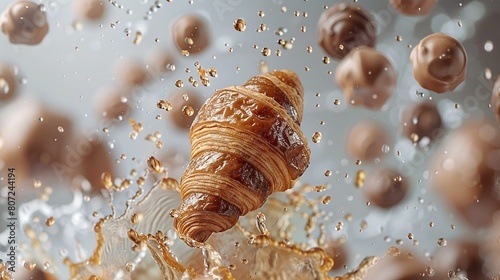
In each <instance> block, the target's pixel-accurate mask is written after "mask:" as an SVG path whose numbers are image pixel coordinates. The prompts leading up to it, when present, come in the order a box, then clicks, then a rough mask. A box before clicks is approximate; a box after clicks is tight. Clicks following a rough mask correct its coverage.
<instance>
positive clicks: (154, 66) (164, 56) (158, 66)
mask: <svg viewBox="0 0 500 280" xmlns="http://www.w3.org/2000/svg"><path fill="white" fill-rule="evenodd" d="M147 61H148V69H149V70H151V72H152V73H154V74H155V75H163V74H166V73H168V72H170V71H172V70H171V68H169V67H170V66H171V65H173V63H174V58H173V57H172V55H171V54H170V53H169V52H168V51H166V50H164V49H155V50H154V51H152V52H150V53H149V55H148V59H147Z"/></svg>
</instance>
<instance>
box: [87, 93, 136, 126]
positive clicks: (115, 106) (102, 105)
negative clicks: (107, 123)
mask: <svg viewBox="0 0 500 280" xmlns="http://www.w3.org/2000/svg"><path fill="white" fill-rule="evenodd" d="M129 96H130V90H129V89H124V88H120V87H109V88H103V89H101V90H99V93H98V94H97V96H96V100H95V108H96V112H97V114H98V116H99V117H103V118H105V119H107V120H119V119H120V118H124V117H126V116H128V114H129V113H130V106H129V103H128V97H129Z"/></svg>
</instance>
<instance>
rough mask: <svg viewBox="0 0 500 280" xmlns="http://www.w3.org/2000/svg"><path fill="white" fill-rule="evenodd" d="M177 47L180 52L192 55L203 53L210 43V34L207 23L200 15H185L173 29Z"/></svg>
mask: <svg viewBox="0 0 500 280" xmlns="http://www.w3.org/2000/svg"><path fill="white" fill-rule="evenodd" d="M172 34H173V39H174V42H175V45H176V46H177V48H178V49H179V51H181V52H182V51H188V52H189V53H190V54H196V53H199V52H202V51H203V50H205V49H206V48H207V47H208V44H209V43H210V34H209V30H208V26H207V25H206V23H205V21H204V20H203V19H202V18H201V17H200V16H198V15H194V14H192V15H184V16H182V17H181V18H179V19H178V20H177V21H176V22H175V23H174V25H173V27H172Z"/></svg>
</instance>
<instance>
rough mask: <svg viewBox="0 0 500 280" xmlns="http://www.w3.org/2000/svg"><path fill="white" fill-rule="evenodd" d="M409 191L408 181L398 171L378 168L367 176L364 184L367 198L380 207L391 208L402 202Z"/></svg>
mask: <svg viewBox="0 0 500 280" xmlns="http://www.w3.org/2000/svg"><path fill="white" fill-rule="evenodd" d="M407 192H408V182H407V180H406V178H403V177H402V176H401V175H400V174H399V173H398V172H397V171H395V170H392V169H390V168H377V169H375V170H373V171H372V172H370V173H369V174H368V175H367V176H366V180H365V183H364V185H363V194H364V196H365V199H366V200H367V201H368V202H370V203H371V204H372V205H375V206H378V207H380V208H391V207H393V206H395V205H397V204H398V203H399V202H401V201H402V200H403V199H404V198H405V196H406V193H407Z"/></svg>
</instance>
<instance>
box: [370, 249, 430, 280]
mask: <svg viewBox="0 0 500 280" xmlns="http://www.w3.org/2000/svg"><path fill="white" fill-rule="evenodd" d="M427 266H428V264H427V263H426V262H425V261H424V260H422V259H421V258H419V257H417V256H415V255H414V254H413V253H411V252H409V251H407V250H405V249H402V250H401V251H400V253H398V254H387V255H385V256H381V257H380V258H379V260H378V262H377V263H376V264H375V265H374V266H373V267H371V268H370V269H368V272H367V275H366V277H365V278H364V280H381V279H387V280H419V279H429V278H427V277H422V275H426V268H427Z"/></svg>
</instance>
